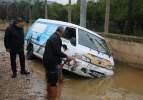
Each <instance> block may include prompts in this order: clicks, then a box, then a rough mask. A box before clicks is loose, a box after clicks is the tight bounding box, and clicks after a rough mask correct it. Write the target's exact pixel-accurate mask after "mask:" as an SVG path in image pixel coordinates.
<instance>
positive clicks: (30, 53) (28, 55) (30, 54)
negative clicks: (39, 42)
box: [26, 43, 34, 59]
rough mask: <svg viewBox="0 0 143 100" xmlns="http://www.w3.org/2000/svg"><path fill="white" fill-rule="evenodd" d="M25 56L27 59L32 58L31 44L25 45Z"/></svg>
mask: <svg viewBox="0 0 143 100" xmlns="http://www.w3.org/2000/svg"><path fill="white" fill-rule="evenodd" d="M26 57H27V59H33V58H34V55H33V44H31V43H29V44H28V46H27V53H26Z"/></svg>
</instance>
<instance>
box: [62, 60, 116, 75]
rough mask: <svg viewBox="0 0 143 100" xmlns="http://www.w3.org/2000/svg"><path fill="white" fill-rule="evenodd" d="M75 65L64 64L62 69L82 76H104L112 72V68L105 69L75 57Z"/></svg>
mask: <svg viewBox="0 0 143 100" xmlns="http://www.w3.org/2000/svg"><path fill="white" fill-rule="evenodd" d="M76 63H77V64H75V65H72V66H67V65H66V66H64V69H66V70H68V71H70V72H73V73H75V74H77V75H80V76H83V77H90V78H94V77H104V76H112V75H113V74H114V72H113V70H111V69H106V68H103V67H100V66H96V65H93V64H90V63H87V62H85V61H82V60H80V59H76Z"/></svg>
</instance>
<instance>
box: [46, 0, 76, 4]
mask: <svg viewBox="0 0 143 100" xmlns="http://www.w3.org/2000/svg"><path fill="white" fill-rule="evenodd" d="M48 1H56V2H58V3H62V4H67V3H68V1H69V0H48ZM71 1H72V3H76V2H77V0H71Z"/></svg>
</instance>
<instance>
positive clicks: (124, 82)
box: [28, 59, 143, 100]
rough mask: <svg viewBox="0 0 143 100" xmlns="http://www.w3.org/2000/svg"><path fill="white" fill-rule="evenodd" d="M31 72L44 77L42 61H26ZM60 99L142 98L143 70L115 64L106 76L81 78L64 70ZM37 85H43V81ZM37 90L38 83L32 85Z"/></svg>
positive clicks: (129, 99)
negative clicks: (110, 75) (110, 73)
mask: <svg viewBox="0 0 143 100" xmlns="http://www.w3.org/2000/svg"><path fill="white" fill-rule="evenodd" d="M28 64H29V65H30V67H31V69H32V70H33V72H34V73H35V74H36V75H38V76H39V77H40V78H41V79H45V72H44V67H43V65H42V61H41V60H39V59H35V60H32V61H28ZM64 77H65V79H64V85H63V91H62V100H143V70H141V69H136V68H132V67H130V66H126V65H116V66H115V74H114V75H113V76H112V77H107V78H95V79H89V78H83V77H79V76H77V75H74V74H72V73H70V72H66V71H65V72H64ZM39 86H44V87H46V86H45V83H44V84H43V85H41V84H40V83H39ZM34 88H36V89H37V91H38V85H36V87H34ZM39 88H41V87H39Z"/></svg>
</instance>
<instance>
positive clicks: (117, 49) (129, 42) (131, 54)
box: [101, 34, 143, 68]
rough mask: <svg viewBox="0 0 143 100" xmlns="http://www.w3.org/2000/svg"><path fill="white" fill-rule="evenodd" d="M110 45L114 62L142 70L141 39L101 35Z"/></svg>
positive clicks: (142, 47) (142, 52) (142, 38)
mask: <svg viewBox="0 0 143 100" xmlns="http://www.w3.org/2000/svg"><path fill="white" fill-rule="evenodd" d="M101 35H102V36H104V37H105V38H106V39H107V41H108V42H109V44H110V47H111V49H112V52H113V55H114V58H115V60H117V61H119V62H123V63H126V64H129V65H131V66H134V67H139V68H143V37H134V36H126V35H115V34H101Z"/></svg>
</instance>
